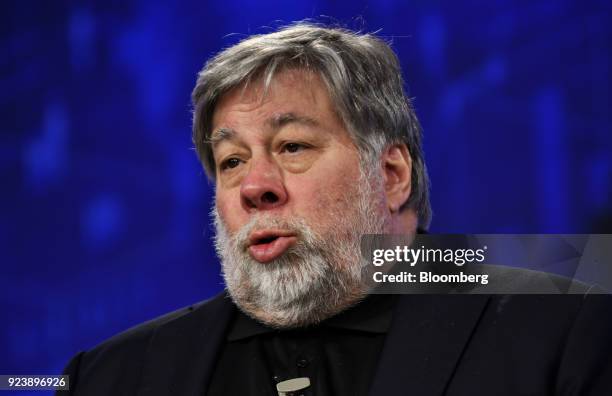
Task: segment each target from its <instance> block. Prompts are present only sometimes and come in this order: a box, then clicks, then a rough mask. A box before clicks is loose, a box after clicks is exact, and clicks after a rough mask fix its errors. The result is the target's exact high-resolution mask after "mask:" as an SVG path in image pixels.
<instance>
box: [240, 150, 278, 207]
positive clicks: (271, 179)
mask: <svg viewBox="0 0 612 396" xmlns="http://www.w3.org/2000/svg"><path fill="white" fill-rule="evenodd" d="M250 165H251V167H250V169H249V171H248V173H247V174H246V175H245V177H244V179H242V183H241V185H240V198H241V199H240V200H241V203H242V207H243V208H244V209H246V210H247V211H249V212H250V211H253V210H269V209H273V208H276V207H279V206H282V205H284V204H285V202H287V190H286V189H285V185H284V183H283V179H282V176H281V172H280V169H279V168H278V165H277V164H275V163H274V162H273V161H272V160H271V159H270V158H258V159H254V158H252V159H251V164H250Z"/></svg>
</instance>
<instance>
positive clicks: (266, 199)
mask: <svg viewBox="0 0 612 396" xmlns="http://www.w3.org/2000/svg"><path fill="white" fill-rule="evenodd" d="M277 201H278V197H277V196H276V194H274V193H273V192H271V191H268V192H266V193H264V194H263V195H262V196H261V202H263V203H276V202H277Z"/></svg>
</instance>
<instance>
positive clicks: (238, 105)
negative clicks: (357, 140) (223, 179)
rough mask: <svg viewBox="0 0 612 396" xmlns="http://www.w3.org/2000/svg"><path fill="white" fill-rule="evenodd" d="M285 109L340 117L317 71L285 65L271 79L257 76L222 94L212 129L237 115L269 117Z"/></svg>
mask: <svg viewBox="0 0 612 396" xmlns="http://www.w3.org/2000/svg"><path fill="white" fill-rule="evenodd" d="M286 113H290V114H297V115H304V116H308V117H314V118H330V119H331V118H333V119H334V121H336V122H337V121H339V117H338V116H337V112H336V109H335V106H334V104H333V102H332V100H331V98H330V96H329V93H328V90H327V86H326V85H325V83H324V82H323V80H322V79H321V77H320V76H319V75H318V74H317V73H315V72H312V71H309V70H304V69H285V70H282V71H279V72H277V73H275V74H274V76H273V77H272V78H271V79H269V81H267V79H266V76H263V77H259V78H255V79H253V80H250V81H247V82H245V83H243V84H241V85H239V86H237V87H235V88H233V89H231V90H230V91H228V92H227V93H225V94H223V95H222V96H221V98H220V100H219V102H218V104H217V106H216V107H215V110H214V113H213V117H212V132H213V133H215V130H216V129H217V128H219V127H226V126H229V125H223V124H225V123H227V122H231V121H233V120H236V119H241V118H245V117H246V118H248V119H250V120H253V119H254V118H260V117H261V118H270V117H274V116H276V117H278V116H280V115H282V114H286Z"/></svg>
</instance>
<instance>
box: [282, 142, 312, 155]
mask: <svg viewBox="0 0 612 396" xmlns="http://www.w3.org/2000/svg"><path fill="white" fill-rule="evenodd" d="M306 148H307V146H306V145H303V144H300V143H287V144H284V145H283V147H282V148H281V152H283V151H285V152H287V153H297V152H298V151H301V150H304V149H306Z"/></svg>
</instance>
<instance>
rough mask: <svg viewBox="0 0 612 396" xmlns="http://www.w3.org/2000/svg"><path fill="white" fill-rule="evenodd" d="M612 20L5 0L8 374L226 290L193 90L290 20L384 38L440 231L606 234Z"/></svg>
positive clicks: (425, 5) (346, 4)
mask: <svg viewBox="0 0 612 396" xmlns="http://www.w3.org/2000/svg"><path fill="white" fill-rule="evenodd" d="M610 9H611V6H610V3H609V2H606V1H603V0H601V1H588V2H586V1H561V0H551V1H536V2H534V1H499V2H478V3H476V2H455V1H443V2H442V1H433V2H432V1H417V0H414V1H396V0H378V1H376V2H375V3H374V2H366V1H359V0H358V1H329V0H328V1H316V0H310V1H301V2H287V1H280V0H277V1H271V2H261V1H255V0H248V1H236V0H224V1H215V2H209V1H183V2H157V1H132V2H123V1H81V2H43V1H40V2H32V1H8V2H6V1H5V2H2V4H1V5H0V51H1V58H0V59H1V65H2V66H1V69H0V112H1V116H0V120H1V124H0V125H1V129H0V130H1V138H0V173H1V177H2V179H1V180H2V185H1V194H0V211H1V213H2V217H1V222H0V268H1V272H0V293H1V294H0V304H1V305H0V309H1V311H0V312H2V314H3V318H2V320H1V322H2V326H0V351H1V354H0V356H1V357H0V374H17V373H21V374H50V373H59V372H60V371H61V369H62V367H63V366H64V365H65V364H66V362H67V361H68V359H69V358H70V357H71V356H72V355H73V354H75V353H76V352H77V351H78V350H82V349H87V348H90V347H92V346H93V345H95V344H97V343H99V342H100V341H102V340H103V339H105V338H108V337H109V336H111V335H113V334H115V333H117V332H118V331H121V330H123V329H126V328H127V327H130V326H132V325H135V324H137V323H139V322H141V321H144V320H146V319H149V318H152V317H154V316H157V315H160V314H162V313H165V312H168V311H170V310H173V309H177V308H179V307H181V306H184V305H188V304H190V303H193V302H195V301H199V300H202V299H204V298H207V297H209V296H211V295H213V294H215V293H216V292H217V291H219V290H221V289H222V283H221V277H220V276H219V264H218V262H217V260H216V258H215V255H214V251H213V248H212V244H211V237H212V229H211V226H210V225H209V215H208V213H209V210H210V206H211V197H212V194H213V190H212V187H211V185H210V183H209V182H208V181H207V179H206V177H205V175H204V173H203V171H202V169H201V167H200V165H199V163H198V160H197V158H196V156H195V153H194V152H193V150H192V144H191V125H190V124H191V114H190V93H191V90H192V88H193V85H194V82H195V78H196V74H197V72H198V70H199V69H200V68H201V67H202V66H203V64H204V62H205V60H206V59H207V58H209V57H210V56H211V55H213V54H215V53H216V52H217V51H219V50H220V49H222V48H224V47H226V46H229V45H231V44H233V43H236V42H237V41H238V40H240V39H242V38H244V37H246V36H247V35H249V34H253V33H266V32H269V31H271V29H272V27H274V26H279V25H282V24H283V23H288V22H291V21H295V20H300V19H304V18H316V19H317V20H318V21H322V22H328V23H334V24H342V25H344V26H346V27H349V28H354V29H360V30H363V31H368V32H373V31H376V32H378V35H379V36H381V37H383V38H385V39H388V40H389V41H392V43H393V47H394V49H395V50H396V52H397V53H398V55H399V57H400V59H401V62H402V65H403V70H404V77H405V80H406V82H407V87H406V89H407V90H408V92H409V94H410V96H411V97H414V101H415V106H416V109H417V113H418V115H419V117H420V119H421V122H422V124H423V128H424V136H425V153H426V159H427V163H428V166H429V171H430V177H431V181H432V185H431V192H432V193H431V194H432V203H433V208H434V218H433V223H432V227H431V230H432V232H439V233H442V232H446V233H449V232H464V233H595V232H599V233H606V232H607V233H612V225H611V220H610V219H611V217H610V216H611V211H612V202H611V199H610V198H611V192H612V172H611V169H612V166H611V165H612V133H611V128H610V125H611V121H612V119H611V118H612V116H611V114H612V112H611V111H610V107H611V103H610V93H611V85H610V72H609V71H610V70H611V67H612V65H611V60H612V24H611V23H610V22H611V18H610ZM36 394H40V393H36Z"/></svg>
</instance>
